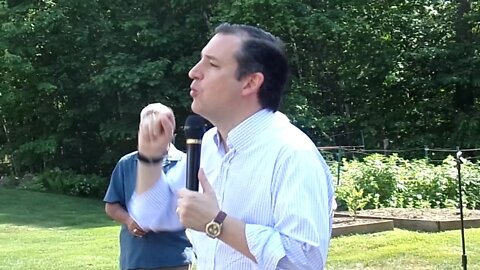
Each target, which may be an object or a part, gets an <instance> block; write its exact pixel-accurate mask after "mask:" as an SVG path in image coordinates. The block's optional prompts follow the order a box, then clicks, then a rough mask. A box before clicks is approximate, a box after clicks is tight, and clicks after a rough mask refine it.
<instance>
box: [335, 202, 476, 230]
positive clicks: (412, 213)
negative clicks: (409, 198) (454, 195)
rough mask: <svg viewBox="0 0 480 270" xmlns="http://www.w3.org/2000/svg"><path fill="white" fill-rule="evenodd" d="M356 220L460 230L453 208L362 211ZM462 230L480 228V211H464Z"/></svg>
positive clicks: (419, 228) (347, 214)
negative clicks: (383, 220)
mask: <svg viewBox="0 0 480 270" xmlns="http://www.w3.org/2000/svg"><path fill="white" fill-rule="evenodd" d="M335 216H336V217H338V218H339V217H348V216H350V214H349V213H348V212H337V213H335ZM357 218H362V219H374V220H378V219H386V220H392V221H393V225H394V227H395V228H400V229H405V230H411V231H424V232H440V231H446V230H457V229H460V228H461V221H460V211H459V210H458V209H455V208H444V209H414V208H380V209H370V210H362V211H359V212H358V213H357ZM463 219H464V228H480V210H469V209H466V210H464V213H463Z"/></svg>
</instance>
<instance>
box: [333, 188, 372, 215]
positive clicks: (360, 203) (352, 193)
mask: <svg viewBox="0 0 480 270" xmlns="http://www.w3.org/2000/svg"><path fill="white" fill-rule="evenodd" d="M336 196H337V198H338V199H339V200H342V201H343V202H345V204H346V206H347V208H348V211H349V212H350V213H351V215H352V216H353V219H354V220H355V219H356V218H357V211H358V210H363V208H364V207H365V206H366V205H367V204H368V202H369V200H370V198H371V195H370V194H369V195H368V196H367V197H364V193H363V189H359V188H358V187H357V186H355V185H350V184H347V185H341V186H339V187H338V188H337V190H336Z"/></svg>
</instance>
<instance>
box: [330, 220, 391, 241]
mask: <svg viewBox="0 0 480 270" xmlns="http://www.w3.org/2000/svg"><path fill="white" fill-rule="evenodd" d="M391 230H393V221H391V220H385V219H371V218H370V219H366V218H356V219H354V218H353V217H350V216H345V217H337V216H336V217H334V219H333V229H332V237H335V236H340V235H350V234H366V233H376V232H383V231H391Z"/></svg>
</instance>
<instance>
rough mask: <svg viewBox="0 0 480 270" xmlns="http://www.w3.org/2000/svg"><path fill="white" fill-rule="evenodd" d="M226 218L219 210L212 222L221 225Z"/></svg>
mask: <svg viewBox="0 0 480 270" xmlns="http://www.w3.org/2000/svg"><path fill="white" fill-rule="evenodd" d="M226 217H227V214H226V213H225V212H223V211H222V210H220V212H218V214H217V216H216V217H215V218H214V219H213V221H214V222H216V223H218V224H219V225H222V224H223V222H224V221H225V218H226Z"/></svg>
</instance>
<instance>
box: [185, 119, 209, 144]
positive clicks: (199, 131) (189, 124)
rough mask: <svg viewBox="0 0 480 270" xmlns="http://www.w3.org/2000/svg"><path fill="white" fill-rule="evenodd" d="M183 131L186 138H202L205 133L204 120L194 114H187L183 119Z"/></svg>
mask: <svg viewBox="0 0 480 270" xmlns="http://www.w3.org/2000/svg"><path fill="white" fill-rule="evenodd" d="M184 131H185V138H186V139H202V137H203V133H205V120H204V119H203V118H202V117H201V116H199V115H196V114H192V115H189V116H188V117H187V120H185V126H184Z"/></svg>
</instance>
